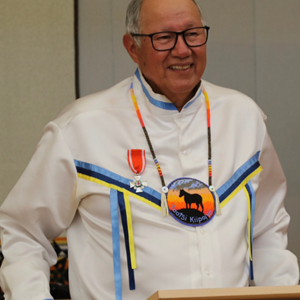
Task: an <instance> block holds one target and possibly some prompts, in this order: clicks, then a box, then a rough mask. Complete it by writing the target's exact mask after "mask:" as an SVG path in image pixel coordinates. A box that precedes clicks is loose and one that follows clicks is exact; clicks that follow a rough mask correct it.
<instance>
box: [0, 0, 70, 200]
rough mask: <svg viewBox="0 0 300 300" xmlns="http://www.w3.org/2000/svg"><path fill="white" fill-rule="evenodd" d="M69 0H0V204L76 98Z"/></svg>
mask: <svg viewBox="0 0 300 300" xmlns="http://www.w3.org/2000/svg"><path fill="white" fill-rule="evenodd" d="M73 20H74V17H73V0H63V1H57V0H47V1H45V0H26V1H22V0H1V1H0V128H1V130H0V162H1V163H0V203H1V202H2V201H3V200H4V198H5V197H6V195H7V194H8V192H9V191H10V190H11V188H12V187H13V185H14V184H15V183H16V181H17V179H18V178H19V176H20V175H21V173H22V171H23V170H24V168H25V166H26V165H27V164H28V161H29V159H30V157H31V155H32V154H33V151H34V149H35V146H36V144H37V142H38V140H39V137H40V134H41V131H42V129H43V127H44V126H45V125H46V123H47V122H48V121H50V120H51V119H53V118H54V117H55V116H56V114H57V113H58V112H59V111H60V110H61V108H62V107H64V106H65V105H66V104H67V103H69V102H71V101H73V100H74V99H75V92H74V90H75V89H74V78H75V76H74V41H73V40H74V39H73V36H74V34H73V32H74V31H73Z"/></svg>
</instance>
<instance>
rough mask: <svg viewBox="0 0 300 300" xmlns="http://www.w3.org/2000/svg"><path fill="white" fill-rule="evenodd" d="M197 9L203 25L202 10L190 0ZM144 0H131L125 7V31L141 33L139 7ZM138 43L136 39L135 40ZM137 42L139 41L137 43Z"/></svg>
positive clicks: (194, 0)
mask: <svg viewBox="0 0 300 300" xmlns="http://www.w3.org/2000/svg"><path fill="white" fill-rule="evenodd" d="M192 1H193V2H194V3H195V4H196V6H197V8H198V9H199V12H200V16H201V21H202V24H203V26H204V25H205V22H204V20H203V17H202V10H201V7H200V5H199V4H198V3H197V2H196V0H192ZM143 2H144V0H132V1H131V2H130V3H129V5H128V8H127V13H126V33H141V8H142V4H143ZM136 42H137V43H138V41H137V40H136ZM138 44H139V43H138Z"/></svg>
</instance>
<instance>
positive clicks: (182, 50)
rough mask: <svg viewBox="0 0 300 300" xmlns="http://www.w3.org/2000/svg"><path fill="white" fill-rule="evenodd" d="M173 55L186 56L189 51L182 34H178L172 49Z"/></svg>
mask: <svg viewBox="0 0 300 300" xmlns="http://www.w3.org/2000/svg"><path fill="white" fill-rule="evenodd" d="M172 53H173V54H174V55H178V56H181V57H185V56H188V55H189V54H190V53H191V49H190V47H189V46H188V45H187V44H186V42H185V40H184V37H183V35H182V34H179V35H178V39H177V43H176V45H175V47H174V49H173V50H172Z"/></svg>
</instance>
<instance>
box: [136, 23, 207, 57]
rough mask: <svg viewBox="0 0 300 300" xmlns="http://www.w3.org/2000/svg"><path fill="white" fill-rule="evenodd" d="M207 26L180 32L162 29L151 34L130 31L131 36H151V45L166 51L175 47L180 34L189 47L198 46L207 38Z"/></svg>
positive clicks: (203, 43) (204, 42) (158, 49)
mask: <svg viewBox="0 0 300 300" xmlns="http://www.w3.org/2000/svg"><path fill="white" fill-rule="evenodd" d="M208 30H209V27H208V26H203V27H194V28H190V29H186V30H183V31H180V32H175V31H163V32H155V33H152V34H138V33H131V35H132V36H134V37H135V36H137V37H139V36H148V37H150V38H151V42H152V46H153V48H154V49H155V50H156V51H167V50H172V49H174V48H175V46H176V44H177V41H178V36H179V35H180V34H182V36H183V40H184V42H185V43H186V44H187V46H189V47H200V46H203V45H205V44H206V42H207V39H208Z"/></svg>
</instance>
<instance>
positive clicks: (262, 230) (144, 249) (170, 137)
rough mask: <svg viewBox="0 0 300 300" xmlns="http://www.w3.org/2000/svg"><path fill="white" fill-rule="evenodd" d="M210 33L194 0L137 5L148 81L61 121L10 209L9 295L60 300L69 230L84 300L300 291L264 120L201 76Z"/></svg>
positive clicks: (131, 29) (130, 15) (94, 100)
mask: <svg viewBox="0 0 300 300" xmlns="http://www.w3.org/2000/svg"><path fill="white" fill-rule="evenodd" d="M208 30H209V28H208V27H207V26H205V24H203V21H202V19H201V12H200V9H199V7H197V5H196V3H195V2H194V1H193V0H144V1H142V0H133V1H132V2H131V3H130V5H129V8H128V12H127V34H126V35H125V36H124V39H123V42H124V46H125V48H126V49H127V51H128V53H129V55H130V56H131V58H132V59H133V60H134V62H136V63H137V64H138V69H137V70H136V73H135V75H134V76H133V77H131V78H128V79H126V80H124V81H122V82H121V83H119V84H118V85H116V86H114V87H112V88H111V89H109V90H107V91H104V92H101V93H97V94H94V95H91V96H88V97H85V98H83V99H81V100H78V101H76V102H75V103H74V104H72V105H71V106H69V107H68V108H66V109H65V110H64V111H63V112H62V113H61V114H60V115H59V116H58V118H57V119H56V120H54V121H53V122H51V123H50V124H48V125H47V126H46V128H45V129H44V133H43V137H42V139H41V141H40V143H39V144H38V147H37V150H36V153H35V154H34V156H33V158H32V160H31V161H30V163H29V165H28V167H27V169H26V170H25V172H24V174H23V175H22V177H21V178H20V180H19V182H18V183H17V185H16V186H15V188H14V189H13V190H12V192H11V193H10V195H9V196H8V199H7V200H6V201H5V203H4V204H3V206H2V208H1V221H0V226H1V228H2V235H1V240H2V245H3V253H4V256H5V261H4V264H3V266H2V271H1V287H2V288H3V289H4V291H5V293H6V299H14V300H19V299H24V300H27V299H28V300H29V299H30V300H42V299H52V297H51V295H50V294H49V291H48V281H49V267H50V266H51V265H52V264H54V263H55V262H56V255H55V252H54V250H53V249H52V247H51V244H50V243H49V240H51V239H53V238H55V237H56V236H58V235H59V234H61V233H62V232H63V231H64V230H65V229H66V230H67V238H68V245H69V266H70V267H69V272H70V273H69V278H70V290H71V296H72V299H73V300H79V299H85V300H87V299H105V300H110V299H111V300H112V299H118V300H120V299H130V300H141V299H146V298H148V297H149V296H150V295H151V294H153V293H154V292H155V291H156V290H158V289H178V288H180V289H193V288H218V287H243V286H248V285H249V284H250V281H251V279H252V280H253V284H256V285H293V284H297V282H298V265H297V260H296V258H295V256H294V255H293V254H291V253H290V252H289V251H287V250H286V246H287V227H288V224H289V216H288V214H287V213H286V211H285V209H284V207H283V200H284V196H285V191H286V184H285V177H284V175H283V172H282V169H281V167H280V163H279V161H278V158H277V156H276V153H275V151H274V148H273V146H272V143H271V141H270V138H269V136H268V134H267V131H266V127H265V123H264V120H265V116H264V114H263V113H262V112H261V110H260V109H259V108H258V107H257V105H256V104H255V103H254V102H253V101H252V100H251V99H249V98H248V97H246V96H245V95H243V94H241V93H239V92H236V91H233V90H229V89H225V88H221V87H217V86H215V85H213V84H211V83H208V82H206V81H203V80H202V79H201V77H202V74H203V72H204V70H205V65H206V45H205V44H206V42H207V38H208Z"/></svg>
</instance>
